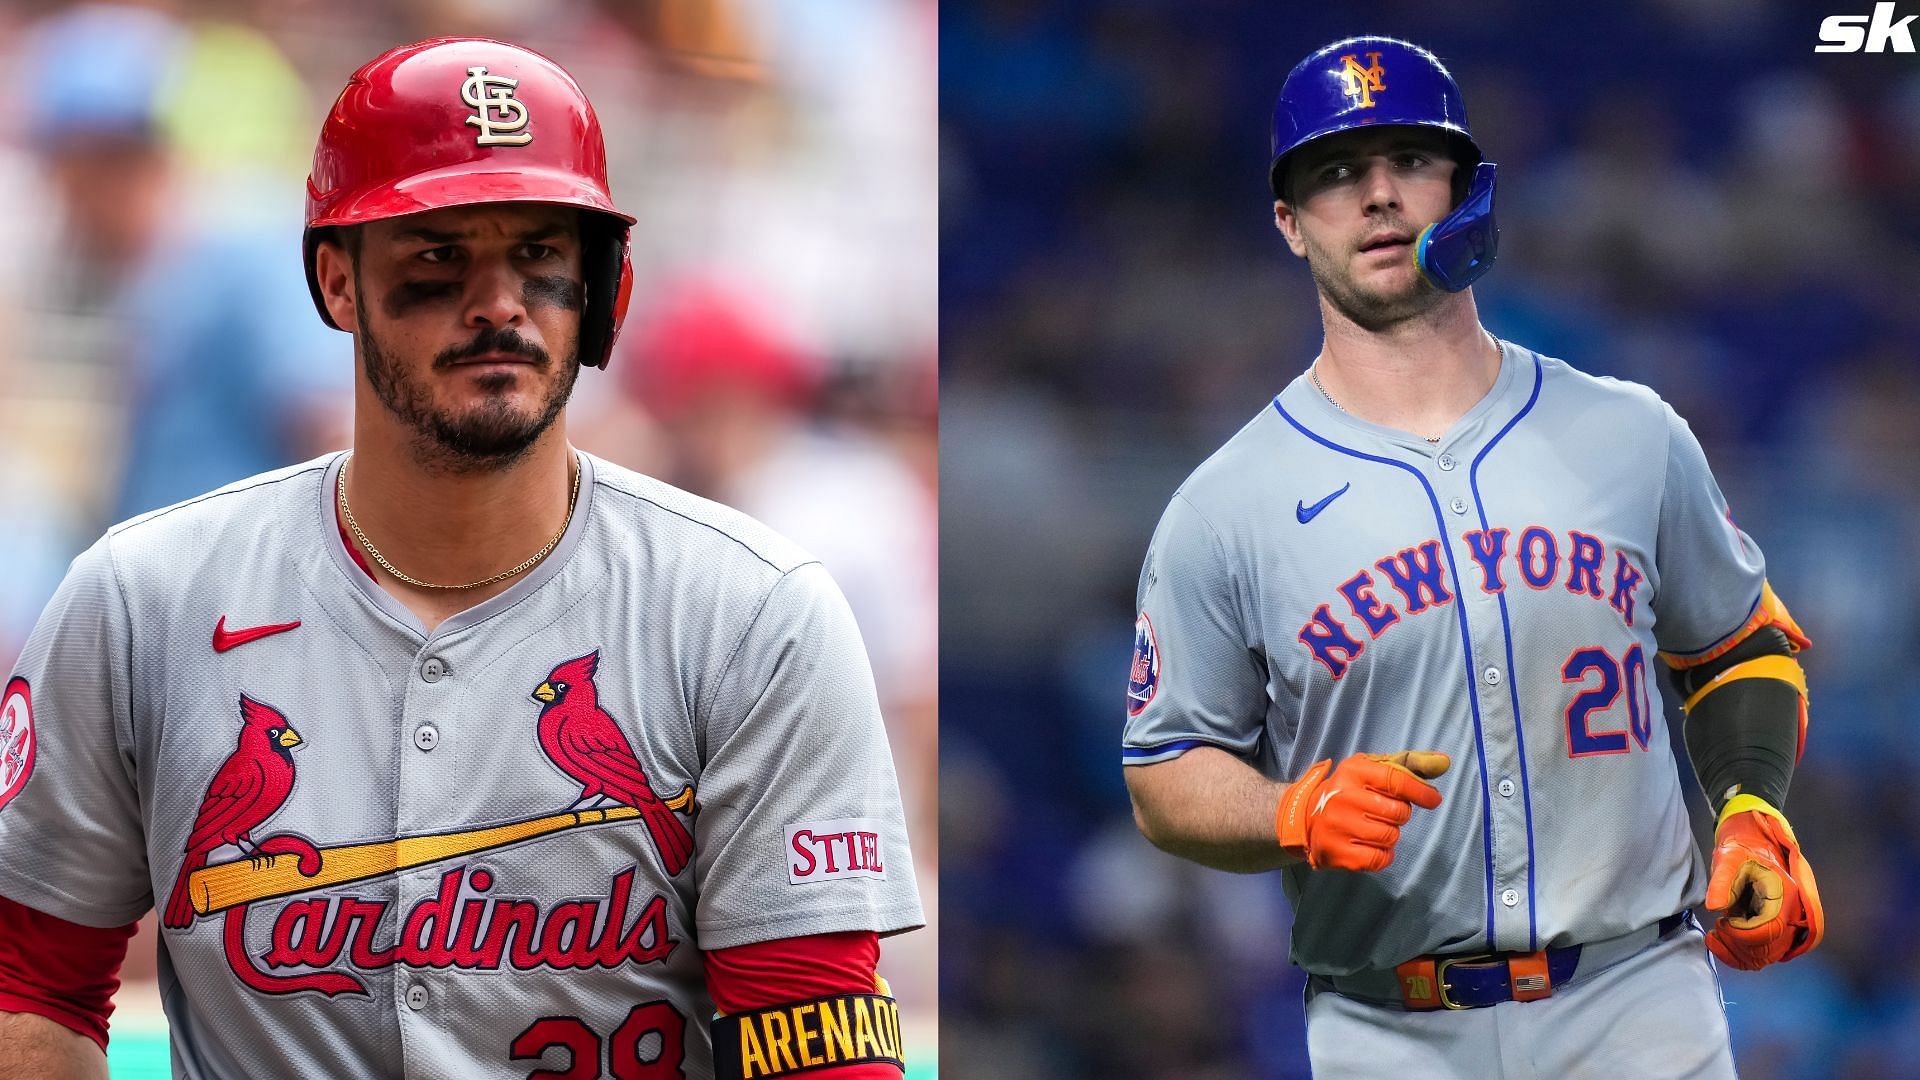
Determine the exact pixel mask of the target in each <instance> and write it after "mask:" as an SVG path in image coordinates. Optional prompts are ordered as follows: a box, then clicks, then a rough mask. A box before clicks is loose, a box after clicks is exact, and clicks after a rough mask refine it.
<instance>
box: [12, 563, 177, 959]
mask: <svg viewBox="0 0 1920 1080" xmlns="http://www.w3.org/2000/svg"><path fill="white" fill-rule="evenodd" d="M109 543H110V541H109V540H108V539H102V540H100V541H99V542H98V543H96V544H95V545H94V546H93V547H92V548H90V549H88V550H87V551H86V552H84V553H82V554H81V555H80V557H79V558H77V559H75V560H74V562H73V565H72V567H71V569H69V570H68V572H67V576H66V579H65V580H64V581H63V582H61V584H60V588H59V590H58V591H56V592H55V593H54V596H53V599H52V600H51V601H49V602H48V604H47V607H46V610H45V611H44V612H43V613H42V614H41V616H40V621H39V622H38V623H37V624H36V625H35V626H34V630H33V633H32V634H31V635H30V636H29V637H28V638H27V644H26V648H25V650H24V651H23V652H22V654H21V656H20V660H19V662H18V664H17V665H16V666H15V668H14V671H13V675H12V677H11V678H10V679H9V680H8V682H7V685H6V688H5V691H4V694H5V696H4V698H0V747H3V748H0V754H4V755H5V756H6V764H5V771H4V772H0V776H4V777H6V778H7V779H6V780H5V781H0V894H4V895H6V896H8V897H11V898H12V899H14V900H17V901H19V902H20V903H22V904H25V905H27V906H28V907H31V908H34V909H36V910H38V911H42V912H45V913H47V914H49V915H53V916H56V917H58V918H62V919H66V920H68V921H69V922H76V923H80V924H82V925H86V926H119V925H121V924H124V923H127V922H129V921H132V920H133V919H135V918H138V917H139V916H140V915H141V914H142V913H144V912H145V911H146V910H147V909H148V908H149V907H151V906H152V903H153V893H152V885H151V883H150V881H149V879H148V874H147V854H146V845H145V842H144V839H143V832H144V830H143V828H142V823H141V816H140V802H139V798H138V796H137V794H136V784H135V775H136V773H135V758H134V754H133V752H132V745H133V744H132V738H131V735H132V723H131V716H130V705H129V700H130V690H129V685H130V679H131V674H130V670H129V669H130V654H131V643H130V631H129V628H128V621H127V607H126V603H125V601H124V599H123V597H122V595H121V592H120V587H119V584H118V582H117V580H116V579H115V576H114V569H113V561H112V554H111V549H110V547H109Z"/></svg>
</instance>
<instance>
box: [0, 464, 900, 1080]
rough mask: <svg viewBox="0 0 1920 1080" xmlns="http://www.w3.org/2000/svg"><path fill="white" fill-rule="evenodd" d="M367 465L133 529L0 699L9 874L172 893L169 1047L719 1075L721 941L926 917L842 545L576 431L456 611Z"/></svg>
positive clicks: (256, 1056)
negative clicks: (417, 578)
mask: <svg viewBox="0 0 1920 1080" xmlns="http://www.w3.org/2000/svg"><path fill="white" fill-rule="evenodd" d="M341 461H342V457H341V456H339V455H334V456H330V457H326V458H322V459H320V460H317V461H314V462H310V463H308V464H305V465H300V466H297V467H294V468H289V469H286V470H283V471H280V472H274V473H269V474H265V475H262V476H259V477H255V478H253V479H251V480H247V481H244V482H242V483H239V484H235V485H233V486H231V487H228V488H225V489H222V490H221V491H218V492H215V493H213V494H211V495H207V496H203V497H202V498H199V499H196V500H193V501H191V502H188V503H183V504H181V505H178V506H174V507H171V508H168V509H165V510H161V511H157V512H155V513H152V514H149V515H146V516H144V517H141V518H137V519H135V520H133V521H131V522H128V523H126V524H123V525H120V526H117V527H115V528H114V529H113V530H111V531H110V532H109V533H108V534H107V535H106V536H105V537H104V538H103V539H101V540H100V541H99V542H98V543H96V544H95V545H94V546H93V547H92V548H91V549H90V550H88V551H87V552H86V553H84V554H83V555H81V556H80V557H79V558H78V559H77V560H75V562H74V565H73V569H72V571H71V573H70V574H69V575H68V577H67V580H66V582H65V583H64V584H63V585H62V586H61V588H60V591H59V593H58V595H57V596H56V597H55V598H54V600H53V601H52V603H51V604H50V605H49V607H48V609H47V611H46V613H45V615H44V616H43V617H42V619H41V621H40V624H39V626H38V627H37V629H36V630H35V631H34V634H33V636H32V638H31V640H30V641H29V642H28V644H27V647H26V651H25V654H24V655H23V657H22V658H21V660H20V663H19V667H18V669H17V671H16V674H15V677H14V679H13V680H12V682H11V683H9V685H8V689H7V694H6V698H5V701H4V705H0V708H4V709H5V711H6V715H7V717H8V720H7V724H8V727H9V729H10V730H12V731H15V732H19V733H24V735H19V736H16V738H15V742H16V743H18V744H20V745H24V746H25V747H26V750H25V751H24V752H23V753H21V754H20V755H19V757H20V758H21V759H22V761H23V762H24V764H23V765H22V766H21V767H19V768H17V769H15V770H13V774H12V775H13V780H15V781H17V782H11V781H10V782H8V783H5V784H0V792H5V794H4V795H0V799H4V802H0V851H3V852H5V855H4V857H0V893H4V894H5V895H7V896H9V897H11V898H13V899H15V900H17V901H19V902H21V903H24V904H27V905H29V906H31V907H34V908H38V909H40V910H42V911H45V912H48V913H50V914H53V915H56V916H59V917H61V918H65V919H68V920H71V921H74V922H79V923H84V924H89V925H101V926H104V925H117V924H123V923H126V922H128V921H130V920H132V919H134V918H135V917H137V916H139V915H140V914H141V913H143V912H144V911H146V910H147V909H148V908H149V907H152V906H159V907H160V908H161V909H162V910H163V912H165V916H166V917H165V919H164V922H165V923H166V924H167V927H166V929H165V930H164V931H163V933H162V935H161V940H160V958H161V989H162V992H163V998H164V1002H165V1005H166V1010H167V1014H168V1017H169V1019H170V1021H171V1023H172V1027H173V1040H174V1041H173V1048H174V1068H175V1073H176V1075H179V1076H185V1077H196V1078H201V1077H204V1078H214V1077H255V1076H283V1075H297V1076H338V1077H355V1076H376V1075H390V1076H402V1075H404V1076H410V1077H411V1076H418V1077H441V1076H445V1077H454V1076H458V1077H506V1076H515V1077H518V1076H526V1075H528V1074H529V1073H530V1072H532V1071H534V1070H536V1069H539V1068H542V1067H543V1065H544V1067H545V1068H549V1069H553V1068H560V1069H576V1070H579V1071H580V1074H582V1075H599V1074H600V1073H599V1070H601V1069H604V1070H605V1071H606V1073H608V1074H610V1075H613V1076H636V1077H638V1076H646V1077H657V1076H673V1077H679V1076H682V1075H685V1076H687V1077H694V1078H705V1077H710V1076H711V1075H712V1072H713V1070H712V1064H711V1050H710V1048H709V1034H708V1029H707V1023H708V1020H709V1019H710V1017H711V1016H712V1012H713V1006H712V1003H711V1000H710V998H709V996H708V994H707V992H706V989H705V978H704V973H703V969H702V964H701V961H700V957H699V950H703V949H714V948H724V947H728V946H736V945H742V944H747V943H751V942H756V941H763V940H770V939H775V938H785V937H793V936H798V935H806V934H819V933H828V932H835V931H846V930H875V931H880V932H882V933H885V932H889V931H897V930H903V929H907V928H910V927H914V926H918V925H920V924H921V922H922V918H921V913H920V902H919V896H918V893H917V891H916V887H915V884H914V880H913V871H912V855H911V852H910V850H909V848H908V844H907V836H906V833H905V828H904V825H903V822H902V815H901V807H900V799H899V794H898V791H897V788H896V784H895V779H894V770H893V763H892V759H891V757H890V755H889V753H888V750H887V745H886V735H885V731H884V729H883V727H882V724H881V718H880V713H879V709H878V706H877V704H876V700H875V696H874V689H873V681H872V676H871V674H870V672H869V669H868V665H867V659H866V655H865V653H864V651H863V649H862V645H861V642H860V637H859V633H858V631H857V630H856V629H855V627H854V623H853V619H852V616H851V615H850V613H849V612H848V610H847V607H846V605H845V603H844V602H843V601H842V599H841V597H840V594H839V591H838V590H837V589H836V588H835V586H834V584H833V582H832V581H831V579H829V578H828V576H827V574H826V572H825V571H824V570H822V569H821V568H820V566H819V564H818V563H816V562H813V561H812V560H810V559H809V558H808V557H807V556H806V555H805V554H803V553H802V552H800V551H798V550H797V549H795V548H794V547H793V546H792V545H790V544H788V543H787V542H786V541H784V540H782V539H780V538H779V537H777V536H775V535H774V534H773V533H771V532H770V531H768V530H767V529H765V528H764V527H762V526H760V525H758V524H756V523H755V522H753V521H751V520H749V519H747V518H746V517H744V516H743V515H740V514H738V513H735V512H733V511H731V510H728V509H726V508H724V507H721V506H718V505H716V504H714V503H711V502H707V501H705V500H703V499H699V498H696V497H693V496H691V495H688V494H686V493H684V492H680V491H677V490H675V489H673V488H670V487H668V486H666V485H664V484H661V483H658V482H656V481H654V480H651V479H648V478H646V477H644V476H640V475H637V474H635V473H632V472H629V471H627V470H625V469H621V468H619V467H616V466H613V465H611V464H608V463H606V462H603V461H599V460H596V459H594V458H592V457H591V456H587V455H581V456H580V466H581V469H582V470H583V473H582V478H581V485H580V495H579V503H578V505H577V508H576V511H575V513H574V517H573V521H572V523H571V525H570V526H569V527H568V529H567V531H566V533H565V535H564V536H563V537H562V539H561V541H560V543H559V545H558V546H557V547H556V548H555V550H554V552H553V554H552V555H551V556H549V557H548V558H547V559H546V560H545V561H544V562H542V563H541V564H539V565H538V566H537V567H536V568H534V569H533V570H531V571H529V572H528V573H527V575H526V577H525V579H524V580H522V581H520V582H518V583H516V584H515V585H514V586H513V587H512V588H511V589H509V590H507V591H506V592H504V593H502V594H500V595H498V596H496V597H494V598H492V599H489V600H487V601H485V602H483V603H481V604H479V605H477V606H475V607H474V608H472V609H471V610H469V611H467V612H465V613H463V614H461V615H457V616H455V617H454V618H452V619H449V620H448V621H446V622H445V623H443V624H442V625H440V626H439V627H438V628H436V629H435V630H434V631H433V632H431V633H428V632H426V631H425V629H424V627H423V626H422V624H421V623H420V622H419V621H418V620H417V619H416V618H415V617H414V616H413V615H412V614H411V613H410V612H409V611H408V610H407V609H406V608H405V607H404V606H402V605H401V604H399V603H398V602H397V601H395V600H394V599H393V598H392V597H390V596H389V595H387V594H386V593H385V592H384V591H382V590H381V589H380V588H379V586H377V585H376V584H375V583H374V582H373V581H372V579H371V578H370V577H368V575H367V574H366V573H365V572H363V571H362V570H361V569H360V568H359V567H356V566H355V565H354V564H353V562H352V561H350V557H349V555H348V553H347V549H346V547H345V546H344V544H343V542H342V539H341V536H340V534H339V531H338V525H337V523H336V519H335V516H334V501H333V493H334V481H335V478H336V476H337V474H338V470H339V468H340V464H341ZM569 1061H571V1062H572V1064H571V1065H569V1064H568V1062H569ZM568 1075H574V1073H572V1072H569V1073H568Z"/></svg>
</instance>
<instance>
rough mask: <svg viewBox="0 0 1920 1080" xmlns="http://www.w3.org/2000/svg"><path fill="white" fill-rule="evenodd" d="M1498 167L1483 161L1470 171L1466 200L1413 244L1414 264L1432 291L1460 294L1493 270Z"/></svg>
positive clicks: (1497, 236) (1497, 235) (1497, 240)
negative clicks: (1494, 183) (1470, 179)
mask: <svg viewBox="0 0 1920 1080" xmlns="http://www.w3.org/2000/svg"><path fill="white" fill-rule="evenodd" d="M1498 169H1499V166H1497V165H1495V164H1494V163H1493V162H1491V161H1483V162H1481V163H1480V164H1479V165H1477V166H1475V168H1474V170H1473V184H1472V185H1471V186H1470V187H1468V189H1467V197H1466V198H1464V199H1462V200H1460V205H1459V206H1456V207H1454V208H1453V212H1452V213H1451V214H1448V215H1447V216H1446V217H1444V218H1441V219H1440V220H1439V221H1437V222H1434V223H1433V224H1432V225H1429V226H1427V227H1426V228H1425V229H1422V230H1420V236H1419V238H1418V239H1416V240H1415V241H1414V244H1413V265H1414V266H1416V267H1418V268H1419V270H1420V276H1421V277H1424V278H1426V279H1427V280H1428V281H1430V282H1432V283H1433V285H1434V287H1435V288H1439V289H1445V290H1446V291H1447V292H1459V291H1461V290H1462V289H1465V288H1466V287H1467V286H1469V285H1471V284H1473V283H1474V282H1475V281H1478V280H1479V279H1480V276H1481V275H1482V274H1485V273H1486V272H1487V271H1488V270H1491V269H1493V259H1494V256H1495V255H1496V254H1497V253H1498V252H1499V250H1500V229H1499V227H1498V226H1497V225H1496V224H1495V223H1494V220H1493V178H1494V174H1495V172H1496V171H1497V170H1498Z"/></svg>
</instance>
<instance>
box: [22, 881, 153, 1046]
mask: <svg viewBox="0 0 1920 1080" xmlns="http://www.w3.org/2000/svg"><path fill="white" fill-rule="evenodd" d="M137 925H138V924H137V923H128V924H127V925H125V926H109V927H97V926H81V925H80V924H79V923H71V922H68V921H66V920H65V919H57V918H55V917H53V916H52V915H48V914H46V913H45V912H41V911H36V910H34V909H33V908H30V907H28V906H26V905H25V904H21V903H18V902H17V901H13V900H9V899H7V898H6V897H4V896H0V1011H3V1012H17V1013H33V1014H34V1015H36V1016H44V1017H46V1018H47V1019H49V1020H52V1021H53V1022H54V1023H57V1024H59V1025H61V1026H62V1027H65V1028H68V1029H70V1030H72V1031H73V1032H75V1033H76V1034H79V1035H85V1036H86V1037H87V1038H89V1039H92V1040H93V1041H94V1042H96V1043H98V1044H99V1045H100V1049H101V1050H102V1051H103V1052H104V1051H105V1050H106V1048H107V1017H108V1016H110V1015H111V1014H112V1013H113V992H114V991H115V990H118V989H119V988H120V965H121V963H122V962H123V961H125V960H126V958H127V942H128V941H129V940H130V939H131V938H132V937H133V932H134V929H135V927H136V926H137Z"/></svg>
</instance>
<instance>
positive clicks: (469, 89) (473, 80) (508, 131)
mask: <svg viewBox="0 0 1920 1080" xmlns="http://www.w3.org/2000/svg"><path fill="white" fill-rule="evenodd" d="M518 85H520V80H518V79H509V78H507V77H506V76H504V75H489V74H487V69H486V68H485V67H470V68H468V69H467V80H466V81H465V82H463V83H461V84H460V100H462V101H464V102H466V103H467V104H468V105H471V106H473V108H474V110H475V112H474V114H473V115H472V116H469V117H467V123H469V124H472V125H473V126H474V127H477V128H479V129H480V135H479V137H478V139H477V140H476V141H478V142H479V144H480V145H481V146H525V145H526V144H528V143H530V142H532V141H533V132H531V131H527V130H525V129H526V126H527V107H526V106H525V105H523V104H521V103H520V101H519V100H518V99H517V98H515V97H514V96H513V88H514V87H516V86H518Z"/></svg>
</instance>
